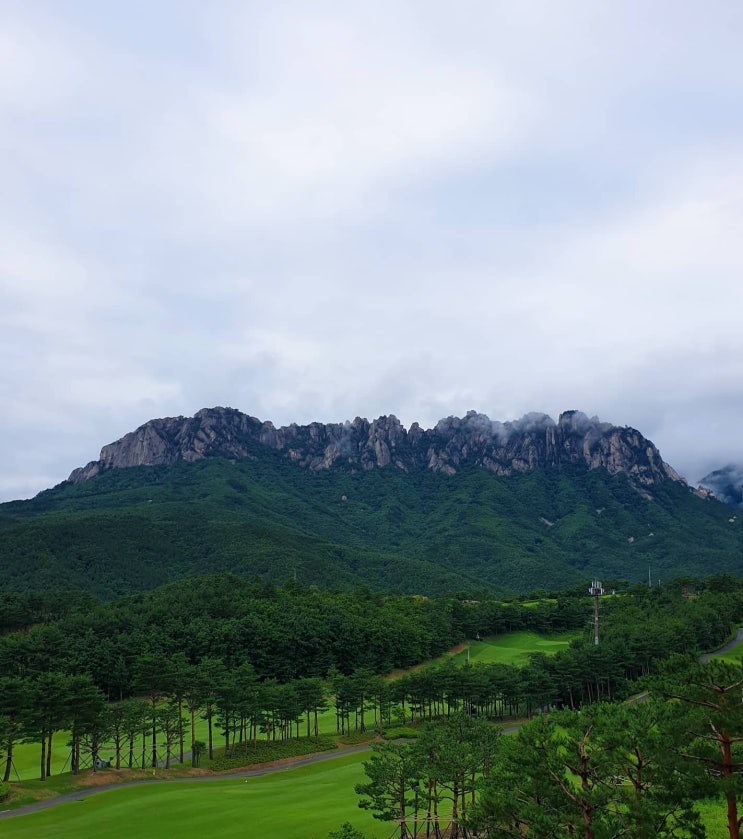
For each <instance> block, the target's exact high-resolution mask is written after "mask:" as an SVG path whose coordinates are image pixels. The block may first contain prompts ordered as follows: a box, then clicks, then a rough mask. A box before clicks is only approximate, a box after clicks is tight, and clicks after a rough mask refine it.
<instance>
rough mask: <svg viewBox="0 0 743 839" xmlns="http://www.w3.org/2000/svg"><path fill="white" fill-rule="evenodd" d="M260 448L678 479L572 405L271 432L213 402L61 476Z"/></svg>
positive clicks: (253, 452)
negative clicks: (503, 415) (573, 467)
mask: <svg viewBox="0 0 743 839" xmlns="http://www.w3.org/2000/svg"><path fill="white" fill-rule="evenodd" d="M261 447H268V448H270V449H273V450H276V451H278V452H281V453H282V454H283V455H284V456H285V457H286V458H287V459H289V460H291V461H292V462H294V463H297V464H298V465H300V466H302V467H304V468H306V469H311V470H319V469H329V468H331V467H334V468H345V469H349V470H370V469H375V468H378V467H393V468H398V469H402V470H410V469H421V468H422V469H430V470H433V471H436V472H443V473H445V474H454V473H456V472H458V471H459V470H461V469H462V468H465V467H473V466H474V467H478V468H482V469H485V470H487V471H489V472H492V473H495V474H497V475H508V474H512V473H515V472H527V471H531V470H534V469H539V468H559V467H560V466H561V465H567V464H585V465H586V466H587V467H588V468H589V469H596V468H600V467H603V468H604V469H606V470H607V472H609V474H617V473H620V472H623V473H625V474H627V476H628V477H629V479H630V481H631V482H632V484H633V485H634V486H635V487H636V488H637V489H638V490H641V491H643V489H644V488H648V487H652V486H655V485H657V484H659V483H662V482H663V481H665V480H667V479H669V478H670V479H671V480H674V481H680V482H683V479H682V478H681V477H680V476H679V475H678V474H677V473H676V472H675V471H674V470H673V469H672V468H671V467H670V466H669V465H668V464H667V463H665V462H664V461H663V459H662V458H661V456H660V453H659V451H658V449H657V448H656V447H655V445H654V444H653V443H652V442H650V441H649V440H647V439H646V438H645V437H643V435H642V434H641V433H640V432H639V431H637V430H636V429H634V428H629V427H619V426H614V425H611V424H610V423H604V422H600V421H599V420H598V419H597V418H592V419H589V418H588V417H587V416H586V415H585V414H583V413H581V412H580V411H565V412H564V413H562V414H560V416H559V419H558V421H557V422H554V420H552V419H551V418H550V417H548V416H547V415H545V414H527V415H526V416H524V417H522V418H521V419H520V420H517V421H515V422H498V421H494V420H491V419H489V418H488V417H487V416H485V415H484V414H480V413H477V412H475V411H469V412H468V413H467V414H466V416H464V417H461V418H460V417H448V418H446V419H442V420H440V421H439V422H438V423H437V424H436V426H435V427H434V428H431V429H423V428H421V427H420V425H419V424H418V423H413V424H412V425H411V426H410V428H408V429H406V428H404V427H403V425H402V423H401V422H400V420H398V419H397V417H395V416H393V415H390V416H382V417H378V418H377V419H375V420H372V421H371V422H370V421H369V420H367V419H362V418H360V417H357V418H356V419H354V420H353V422H346V423H330V424H324V423H319V422H313V423H310V424H309V425H303V426H302V425H296V424H294V423H292V424H291V425H288V426H283V427H279V428H277V427H275V426H274V425H273V423H272V422H270V421H261V420H259V419H256V418H255V417H252V416H249V415H248V414H244V413H242V412H240V411H238V410H236V409H234V408H222V407H216V408H204V409H202V410H201V411H198V412H197V413H196V414H195V415H194V416H193V417H169V418H165V419H153V420H150V421H149V422H146V423H144V425H141V426H140V427H139V428H137V429H136V430H135V431H132V432H130V433H129V434H126V435H124V437H122V438H121V439H120V440H117V441H116V442H114V443H110V444H108V445H106V446H104V447H103V449H102V450H101V454H100V458H99V459H98V460H96V461H92V462H90V463H88V464H87V465H86V466H84V467H81V468H78V469H75V470H74V471H73V472H72V474H71V475H70V477H69V479H68V480H69V481H70V482H72V483H78V482H80V481H85V480H88V479H90V478H93V477H95V476H96V475H98V474H100V473H101V472H104V471H106V470H108V469H117V468H126V467H131V466H152V465H158V464H169V463H174V462H175V461H178V460H184V461H197V460H202V459H204V458H211V457H224V458H226V459H228V460H240V459H242V458H255V457H257V456H258V455H259V452H260V449H261Z"/></svg>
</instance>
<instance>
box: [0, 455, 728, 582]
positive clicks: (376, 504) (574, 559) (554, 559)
mask: <svg viewBox="0 0 743 839" xmlns="http://www.w3.org/2000/svg"><path fill="white" fill-rule="evenodd" d="M730 518H731V516H730V508H729V507H725V506H724V505H723V504H721V503H719V502H717V501H715V500H714V499H702V498H699V497H698V496H696V495H695V494H694V493H693V492H692V491H691V490H690V489H689V488H688V487H687V486H686V484H684V483H683V482H680V481H678V480H674V479H672V478H666V479H663V480H661V479H659V480H658V481H657V482H656V483H655V484H653V485H652V486H648V485H644V487H637V485H636V484H633V483H632V481H631V478H630V477H628V475H626V474H624V473H622V472H617V473H616V474H613V475H611V474H609V472H608V471H607V470H606V468H603V467H599V468H595V469H589V468H588V467H587V465H586V464H585V463H570V462H568V463H560V464H558V465H554V466H552V467H551V468H550V467H544V468H535V469H534V470H532V471H527V472H514V473H513V474H508V475H497V474H494V473H493V472H492V471H488V470H485V469H482V468H481V467H480V466H479V465H477V464H469V463H465V464H464V465H461V464H460V466H459V468H458V469H457V470H456V471H455V472H454V473H453V474H448V473H447V472H444V471H441V470H439V471H434V470H431V469H428V468H408V469H400V468H394V466H391V465H388V466H387V467H382V468H375V469H363V470H356V471H351V470H348V469H343V468H335V467H331V468H326V469H319V470H313V469H307V468H301V467H300V466H298V465H297V464H296V463H294V462H292V460H291V459H289V458H287V457H285V454H284V453H282V452H281V451H280V450H276V449H272V448H270V447H265V446H263V447H261V448H260V449H257V448H256V449H255V450H254V451H253V452H252V454H251V457H245V458H242V459H239V460H236V461H234V462H229V461H227V460H225V459H224V458H221V457H215V458H211V457H210V458H203V459H201V460H197V461H195V462H190V463H189V462H186V461H183V460H176V461H175V462H172V463H169V464H164V465H157V466H139V467H131V468H118V469H117V468H112V469H108V470H103V471H102V472H101V473H100V474H98V475H97V476H95V477H93V478H91V479H90V480H84V481H81V482H78V483H75V484H72V483H65V484H62V485H60V486H59V487H57V488H55V489H53V490H48V491H46V492H44V493H41V494H40V495H39V496H37V497H36V498H35V499H32V500H30V501H24V502H12V503H10V504H4V505H0V562H2V567H3V575H2V587H3V588H4V589H6V590H13V589H15V590H31V589H39V588H82V589H86V590H89V591H92V592H94V593H96V594H98V595H102V596H104V597H110V596H113V595H117V594H121V593H126V592H129V591H135V590H144V589H149V588H152V587H154V586H157V585H159V584H162V583H164V582H166V581H169V580H174V579H178V578H181V577H184V576H189V575H193V574H198V573H203V572H222V571H232V572H234V573H236V574H240V575H243V576H251V575H253V574H260V575H265V576H266V577H268V578H270V579H273V580H275V581H279V582H283V581H285V580H287V579H289V578H295V577H296V579H297V580H299V581H301V582H302V583H306V584H317V585H320V586H327V587H337V588H350V587H353V586H356V585H359V584H362V585H368V586H370V587H372V588H378V589H383V590H397V591H401V592H409V593H421V594H433V593H437V592H442V591H470V592H473V591H478V590H482V589H483V588H487V589H490V590H493V591H496V592H507V591H531V590H533V589H535V588H544V589H548V590H549V589H558V588H565V587H566V586H570V585H573V584H582V583H583V582H584V581H585V580H587V579H590V578H591V577H594V576H598V577H600V578H602V579H605V578H625V579H630V580H647V578H648V570H649V569H650V572H651V575H652V578H653V580H654V581H655V580H656V579H659V578H660V579H668V578H670V577H678V576H680V575H692V576H704V575H707V574H710V573H722V572H729V573H739V571H740V560H741V557H742V556H743V521H739V520H733V521H730Z"/></svg>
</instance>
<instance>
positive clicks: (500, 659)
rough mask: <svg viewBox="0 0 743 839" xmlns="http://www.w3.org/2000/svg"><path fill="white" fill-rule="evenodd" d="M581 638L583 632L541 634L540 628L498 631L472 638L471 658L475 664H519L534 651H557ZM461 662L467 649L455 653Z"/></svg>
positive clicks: (463, 661) (549, 652)
mask: <svg viewBox="0 0 743 839" xmlns="http://www.w3.org/2000/svg"><path fill="white" fill-rule="evenodd" d="M576 638H580V632H565V633H561V634H560V635H539V634H537V633H536V632H510V633H508V634H507V635H495V636H493V637H489V638H485V639H484V640H482V641H470V642H469V644H468V649H469V660H470V662H471V663H472V664H474V663H476V662H479V663H482V664H516V665H518V666H521V665H524V664H526V663H527V662H528V661H529V656H530V655H531V654H532V653H544V654H545V655H554V653H556V652H558V651H559V650H564V649H566V648H567V647H568V645H569V644H570V642H571V641H573V640H575V639H576ZM453 658H454V661H456V663H457V664H464V663H465V662H466V661H467V649H465V650H463V651H462V652H460V653H457V654H456V655H455V656H453Z"/></svg>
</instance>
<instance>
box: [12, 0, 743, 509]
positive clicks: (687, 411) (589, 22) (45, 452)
mask: <svg viewBox="0 0 743 839" xmlns="http://www.w3.org/2000/svg"><path fill="white" fill-rule="evenodd" d="M742 39H743V4H740V3H738V2H735V0H705V2H697V0H686V2H682V3H679V2H678V0H675V1H674V2H666V1H665V0H655V2H653V3H647V2H645V0H643V2H639V1H638V2H635V0H602V2H600V3H596V2H595V0H584V2H573V0H563V2H560V3H554V2H551V0H543V2H536V0H519V2H502V0H459V2H457V3H451V2H441V1H440V0H425V2H423V0H402V2H401V0H395V2H392V0H389V2H388V0H377V2H375V3H368V2H363V3H362V2H355V0H344V2H325V0H313V2H309V0H304V2H294V0H286V1H285V0H272V2H250V0H242V2H232V1H231V0H210V2H209V3H204V2H201V0H199V2H193V1H192V0H148V2H143V0H127V2H126V3H113V2H109V3H101V2H99V0H49V2H45V0H21V1H19V2H16V1H15V0H0V149H1V153H0V351H1V352H2V364H0V394H1V396H2V406H3V411H2V414H3V433H2V435H0V500H3V501H5V500H10V499H16V498H26V497H30V496H32V495H34V494H36V493H37V492H39V491H40V490H42V489H45V488H47V487H51V486H53V485H55V484H57V483H59V482H60V481H62V480H64V479H65V478H66V477H67V476H68V474H69V473H70V472H71V471H72V469H74V468H75V467H77V466H81V465H83V464H85V463H87V462H88V461H90V460H95V459H97V457H98V455H99V452H100V449H101V446H103V445H104V444H106V443H109V442H112V441H113V440H116V439H118V438H120V437H121V436H123V435H124V434H125V433H127V432H128V431H131V430H133V429H134V428H136V427H138V426H139V425H141V424H142V423H144V422H146V421H147V420H149V419H151V418H154V417H165V416H178V415H184V416H190V415H193V414H194V413H195V412H196V411H198V410H199V409H200V408H205V407H213V406H216V405H222V406H229V407H233V408H238V409H239V410H241V411H244V412H245V413H248V414H251V415H252V416H256V417H258V418H259V419H262V420H272V421H273V422H274V423H275V424H276V425H285V424H289V423H291V422H297V423H300V424H301V423H307V422H311V421H314V420H317V421H320V422H343V421H345V420H349V419H350V420H352V419H353V418H354V417H356V416H362V417H367V418H369V419H372V418H375V417H378V416H381V415H386V414H395V415H396V416H397V417H399V418H400V419H401V421H402V422H403V424H404V425H406V426H409V425H410V424H411V423H412V422H416V421H417V422H419V423H420V424H421V425H422V426H424V427H432V426H433V425H435V423H436V421H437V420H438V419H440V418H442V417H446V416H450V415H454V416H463V415H464V414H465V413H466V412H467V411H468V410H476V411H478V412H482V413H485V414H487V415H488V416H489V417H491V418H492V419H495V420H502V421H504V420H513V419H516V418H518V417H520V416H521V415H523V414H525V413H528V412H532V411H543V412H545V413H548V414H550V415H551V416H553V417H554V418H555V419H557V416H558V415H559V413H560V412H561V411H565V410H572V409H578V410H581V411H584V412H585V413H587V414H588V415H589V416H593V415H597V416H599V417H600V418H601V419H602V420H603V421H607V422H612V423H614V424H616V425H630V426H633V427H635V428H637V429H639V430H640V431H641V432H642V433H643V434H644V435H645V436H646V437H648V438H650V439H651V440H652V441H653V442H654V443H655V444H656V445H657V446H658V447H659V449H660V451H661V454H662V456H663V457H664V459H665V460H666V461H667V462H668V463H670V464H671V465H672V466H673V467H674V468H675V469H676V470H677V471H679V472H680V473H681V474H682V475H684V476H685V477H686V478H687V479H688V480H689V481H690V482H691V483H693V484H695V483H696V481H697V480H698V479H699V478H701V477H702V476H703V475H705V474H706V473H707V472H708V471H710V470H712V469H716V468H720V467H721V466H724V465H726V464H728V463H738V464H740V463H743V435H742V434H741V424H742V423H741V420H742V418H743V329H742V328H741V327H742V325H743V50H741V48H740V44H741V40H742Z"/></svg>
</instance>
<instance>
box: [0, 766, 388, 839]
mask: <svg viewBox="0 0 743 839" xmlns="http://www.w3.org/2000/svg"><path fill="white" fill-rule="evenodd" d="M368 757H369V755H368V754H364V753H361V754H353V755H346V756H344V757H340V758H337V759H334V760H329V761H325V762H323V763H318V764H315V765H312V766H304V767H300V768H298V769H290V770H285V771H281V772H276V773H274V774H271V775H264V776H261V777H257V778H234V779H230V780H227V781H199V782H196V781H185V782H172V783H170V782H167V783H152V784H145V785H143V786H136V787H133V786H123V787H120V788H118V789H115V790H111V791H108V792H103V793H96V794H92V795H89V796H87V797H86V798H85V799H84V800H82V801H73V802H69V803H67V804H61V805H59V806H57V807H53V808H52V809H49V810H44V811H41V812H38V813H31V814H28V815H25V816H17V817H14V818H10V819H4V820H3V821H2V822H0V835H2V837H3V839H38V837H40V836H43V837H45V839H79V837H81V836H105V837H106V839H131V837H132V836H136V837H137V839H162V837H163V836H181V835H186V836H188V835H197V836H219V837H220V839H231V837H235V839H237V837H240V839H244V837H245V836H280V837H282V839H312V837H317V839H325V837H327V835H328V833H329V832H330V831H331V830H335V829H337V828H338V827H339V826H340V825H341V824H342V823H343V822H344V821H350V822H351V823H352V824H353V825H354V826H355V827H357V828H358V829H359V830H361V831H363V832H364V833H365V834H366V836H368V837H370V839H372V837H373V839H388V837H389V836H390V835H391V834H392V830H393V828H394V825H391V824H388V823H383V822H379V821H376V820H374V819H373V818H372V816H371V814H370V813H368V812H366V811H364V810H360V809H359V807H358V803H357V802H358V796H357V795H356V793H355V792H354V789H353V788H354V784H356V783H358V782H360V781H362V780H363V779H365V775H364V772H363V768H362V766H361V763H362V761H364V760H368Z"/></svg>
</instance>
